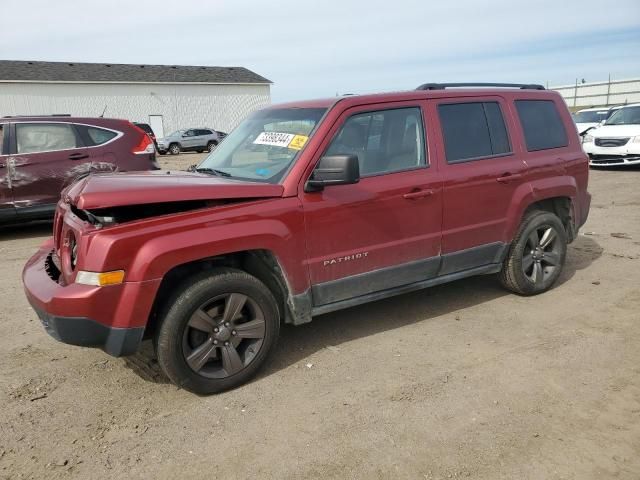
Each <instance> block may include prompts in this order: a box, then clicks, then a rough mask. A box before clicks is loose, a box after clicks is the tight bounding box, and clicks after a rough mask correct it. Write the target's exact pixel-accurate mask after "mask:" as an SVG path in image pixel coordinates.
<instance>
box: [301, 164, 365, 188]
mask: <svg viewBox="0 0 640 480" xmlns="http://www.w3.org/2000/svg"><path fill="white" fill-rule="evenodd" d="M359 181H360V165H359V163H358V156H357V155H328V156H325V157H322V158H321V159H320V161H319V162H318V165H316V168H315V170H314V171H313V173H312V174H311V177H310V178H309V180H307V184H306V185H305V188H304V190H305V192H317V191H319V190H322V189H323V188H324V187H325V186H327V185H348V184H352V183H358V182H359Z"/></svg>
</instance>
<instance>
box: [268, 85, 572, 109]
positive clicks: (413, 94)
mask: <svg viewBox="0 0 640 480" xmlns="http://www.w3.org/2000/svg"><path fill="white" fill-rule="evenodd" d="M505 93H506V94H517V95H519V96H520V95H522V96H525V95H526V96H531V97H535V96H549V95H554V96H559V95H560V94H559V93H557V92H556V91H554V90H540V89H514V88H506V87H505V88H497V87H496V88H493V87H490V88H484V87H483V88H455V89H444V88H442V89H437V90H407V91H400V92H383V93H368V94H363V95H343V96H340V97H330V98H320V99H315V100H302V101H293V102H287V103H280V104H276V105H273V106H271V107H268V108H329V107H332V106H333V105H335V104H336V103H338V102H343V101H349V99H356V100H354V102H353V103H383V102H402V101H406V100H419V99H425V98H450V97H478V96H490V95H504V94H505Z"/></svg>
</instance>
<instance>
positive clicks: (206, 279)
mask: <svg viewBox="0 0 640 480" xmlns="http://www.w3.org/2000/svg"><path fill="white" fill-rule="evenodd" d="M279 329H280V318H279V314H278V307H277V305H276V301H275V299H274V298H273V295H272V294H271V292H270V291H269V289H268V288H267V287H266V286H265V285H264V284H263V283H261V282H260V281H259V280H258V279H256V278H255V277H253V276H251V275H249V274H247V273H245V272H242V271H240V270H234V269H218V270H215V271H212V272H208V273H206V274H202V275H198V276H195V277H193V278H192V279H191V280H189V281H188V282H187V283H185V284H184V285H183V288H181V289H180V290H179V291H178V293H177V294H176V295H175V296H174V298H173V299H172V300H170V301H169V302H168V307H167V308H166V310H165V313H164V315H163V318H162V323H161V325H160V327H159V328H158V330H157V332H156V338H155V344H156V352H157V355H158V362H159V364H160V366H161V367H162V369H163V371H164V372H165V373H166V374H167V376H168V377H169V378H170V379H171V380H172V381H173V382H174V383H175V384H177V385H179V386H180V387H182V388H184V389H186V390H189V391H191V392H194V393H199V394H210V393H215V392H219V391H221V390H226V389H229V388H233V387H236V386H238V385H241V384H243V383H245V382H246V381H247V380H249V379H250V378H251V377H252V376H253V375H255V373H256V372H257V371H258V369H259V368H260V367H261V366H262V365H263V364H264V362H265V360H266V359H267V357H268V355H269V353H270V352H271V351H272V350H273V347H274V345H275V343H276V340H277V337H278V333H279Z"/></svg>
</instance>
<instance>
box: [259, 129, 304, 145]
mask: <svg viewBox="0 0 640 480" xmlns="http://www.w3.org/2000/svg"><path fill="white" fill-rule="evenodd" d="M293 137H295V135H294V134H293V133H279V132H262V133H261V134H260V135H258V138H256V139H255V140H254V141H253V143H254V144H256V145H271V146H273V147H284V148H286V147H288V146H289V144H290V143H291V140H293Z"/></svg>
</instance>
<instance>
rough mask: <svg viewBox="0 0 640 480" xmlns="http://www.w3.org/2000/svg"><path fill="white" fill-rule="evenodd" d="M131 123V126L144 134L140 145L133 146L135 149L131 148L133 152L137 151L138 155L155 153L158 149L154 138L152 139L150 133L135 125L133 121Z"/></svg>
mask: <svg viewBox="0 0 640 480" xmlns="http://www.w3.org/2000/svg"><path fill="white" fill-rule="evenodd" d="M130 125H131V128H133V129H134V130H135V131H137V132H138V133H139V134H140V135H142V138H141V139H140V142H139V143H138V145H136V146H135V147H133V150H131V153H135V154H137V155H140V154H143V153H154V152H155V151H156V147H155V146H154V145H153V140H151V138H150V137H149V135H147V132H145V131H144V130H142V129H141V128H139V127H137V126H135V125H134V124H133V123H132V124H130Z"/></svg>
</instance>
